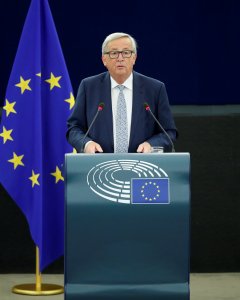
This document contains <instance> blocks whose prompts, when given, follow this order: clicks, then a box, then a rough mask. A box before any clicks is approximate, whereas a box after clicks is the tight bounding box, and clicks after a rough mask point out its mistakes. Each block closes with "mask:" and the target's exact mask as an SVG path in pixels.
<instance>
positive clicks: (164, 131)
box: [143, 102, 175, 152]
mask: <svg viewBox="0 0 240 300" xmlns="http://www.w3.org/2000/svg"><path fill="white" fill-rule="evenodd" d="M143 105H144V108H145V110H146V111H149V112H150V114H151V116H152V117H153V119H154V120H155V122H156V123H157V124H158V126H159V127H160V129H161V130H162V131H163V133H164V134H165V135H166V137H167V138H168V140H169V142H170V144H171V146H172V152H175V148H174V144H173V141H172V139H171V138H170V136H169V134H168V133H167V132H166V130H165V129H164V128H163V127H162V125H161V124H160V122H159V121H158V119H157V118H156V117H155V116H154V114H153V112H152V111H151V108H150V106H149V104H148V103H147V102H144V104H143Z"/></svg>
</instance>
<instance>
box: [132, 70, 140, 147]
mask: <svg viewBox="0 0 240 300" xmlns="http://www.w3.org/2000/svg"><path fill="white" fill-rule="evenodd" d="M143 97H144V93H143V86H142V84H141V81H140V78H139V76H138V74H137V73H136V72H133V99H132V122H131V131H130V132H131V133H130V141H129V148H131V143H132V141H133V139H134V136H135V135H136V133H137V130H138V120H139V117H140V116H141V115H142V112H143V109H144V108H143V103H144V99H143Z"/></svg>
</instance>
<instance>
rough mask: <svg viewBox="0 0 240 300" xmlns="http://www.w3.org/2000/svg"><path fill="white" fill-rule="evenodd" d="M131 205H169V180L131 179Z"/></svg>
mask: <svg viewBox="0 0 240 300" xmlns="http://www.w3.org/2000/svg"><path fill="white" fill-rule="evenodd" d="M131 188H132V198H131V202H132V204H169V203H170V197H169V178H133V179H132V182H131Z"/></svg>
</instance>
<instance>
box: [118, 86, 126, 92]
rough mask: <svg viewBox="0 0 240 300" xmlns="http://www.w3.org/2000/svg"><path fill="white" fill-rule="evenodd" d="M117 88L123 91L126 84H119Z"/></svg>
mask: <svg viewBox="0 0 240 300" xmlns="http://www.w3.org/2000/svg"><path fill="white" fill-rule="evenodd" d="M117 88H118V89H119V91H120V92H122V91H123V90H124V88H125V86H124V85H118V86H117Z"/></svg>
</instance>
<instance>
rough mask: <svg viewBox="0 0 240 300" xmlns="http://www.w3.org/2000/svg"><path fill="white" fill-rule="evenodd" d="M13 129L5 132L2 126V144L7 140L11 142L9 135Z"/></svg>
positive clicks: (0, 134)
mask: <svg viewBox="0 0 240 300" xmlns="http://www.w3.org/2000/svg"><path fill="white" fill-rule="evenodd" d="M12 131H13V129H10V130H7V129H6V128H5V127H4V126H3V132H2V133H0V136H1V137H3V143H4V144H5V143H6V141H7V140H10V141H13V138H12V137H11V133H12Z"/></svg>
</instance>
